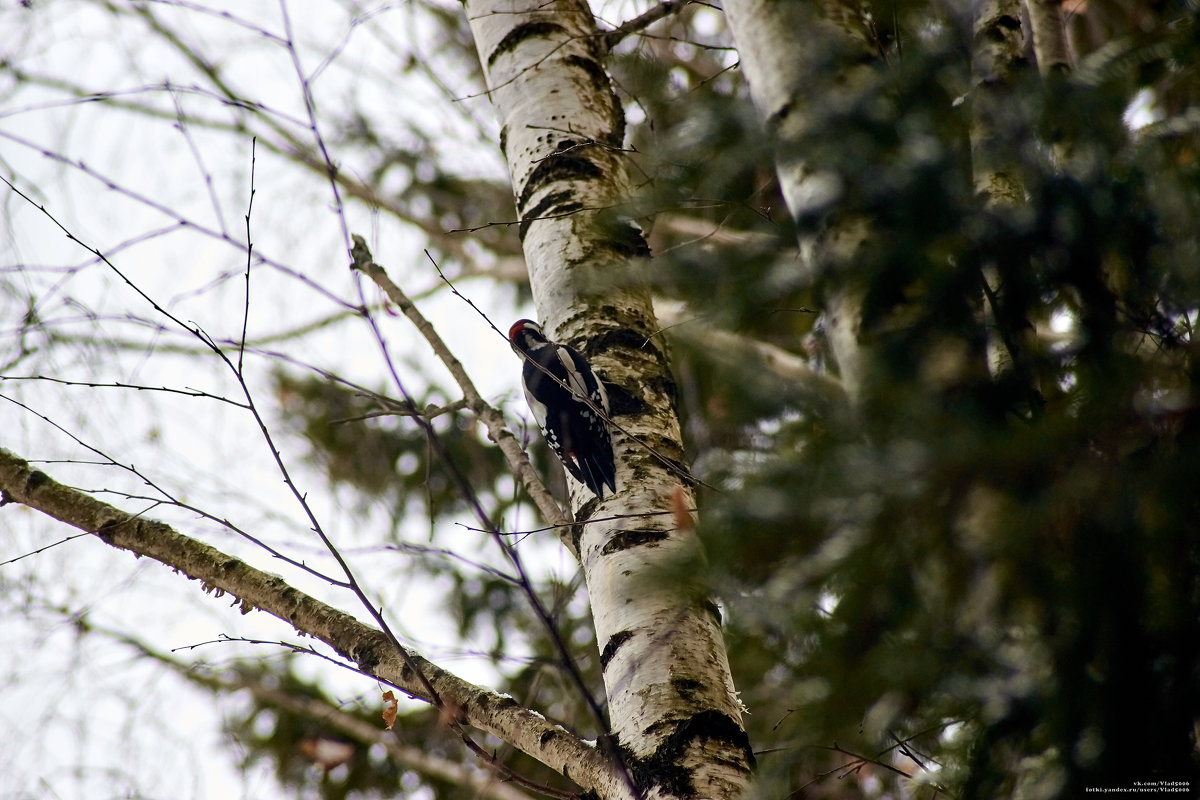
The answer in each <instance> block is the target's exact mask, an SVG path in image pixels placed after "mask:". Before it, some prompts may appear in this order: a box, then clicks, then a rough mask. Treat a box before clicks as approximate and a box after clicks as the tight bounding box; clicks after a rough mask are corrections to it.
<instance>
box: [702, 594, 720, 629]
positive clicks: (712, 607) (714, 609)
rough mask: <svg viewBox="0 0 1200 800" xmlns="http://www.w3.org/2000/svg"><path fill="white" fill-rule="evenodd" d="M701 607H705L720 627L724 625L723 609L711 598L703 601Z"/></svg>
mask: <svg viewBox="0 0 1200 800" xmlns="http://www.w3.org/2000/svg"><path fill="white" fill-rule="evenodd" d="M701 605H702V606H703V607H704V610H705V611H707V612H708V613H709V614H712V618H713V619H714V620H716V622H717V625H718V626H720V625H722V624H723V620H722V619H721V607H720V606H719V605H717V601H716V600H713V599H712V598H711V597H706V598H704V600H703V601H701Z"/></svg>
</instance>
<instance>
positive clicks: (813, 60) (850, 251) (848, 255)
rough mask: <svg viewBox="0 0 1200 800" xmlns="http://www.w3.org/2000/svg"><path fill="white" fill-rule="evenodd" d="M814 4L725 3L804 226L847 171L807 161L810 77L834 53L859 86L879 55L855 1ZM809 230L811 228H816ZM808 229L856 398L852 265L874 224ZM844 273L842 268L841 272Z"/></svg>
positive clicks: (819, 213)
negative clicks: (804, 140) (847, 275)
mask: <svg viewBox="0 0 1200 800" xmlns="http://www.w3.org/2000/svg"><path fill="white" fill-rule="evenodd" d="M815 5H817V4H807V3H780V2H773V1H772V0H726V2H725V3H724V4H723V6H724V9H725V17H726V19H727V20H728V21H729V28H730V31H731V32H732V33H733V39H734V43H735V44H736V46H737V50H738V56H739V58H740V66H741V70H742V73H743V74H744V75H745V76H746V80H747V81H748V82H749V84H750V96H751V98H752V99H753V100H754V105H755V107H756V108H757V109H758V113H759V116H760V117H761V118H762V120H763V124H764V125H765V126H766V128H767V132H768V134H769V135H770V136H771V137H772V139H773V140H774V141H775V143H776V162H775V163H776V171H777V174H778V176H779V185H780V189H781V190H782V192H783V196H784V199H785V200H786V201H787V205H788V210H789V211H790V212H791V214H792V217H793V218H795V219H796V221H797V222H798V223H801V224H802V227H803V223H804V222H805V221H810V222H811V221H812V220H814V219H819V218H822V217H823V216H824V215H825V214H826V213H827V212H828V211H829V210H830V209H831V208H832V207H833V205H834V204H835V203H836V202H837V200H838V198H839V196H840V193H841V190H842V184H841V177H840V176H839V175H838V174H837V173H836V172H831V171H827V170H823V169H821V168H820V166H819V165H813V164H810V163H808V161H806V159H805V158H804V154H803V153H802V152H801V147H800V146H799V142H800V140H801V138H802V137H804V136H805V135H807V134H808V133H809V132H810V127H811V125H812V121H811V120H810V118H809V114H808V113H807V101H806V97H807V96H808V94H809V93H810V92H812V91H813V89H814V87H813V85H812V76H813V75H814V73H815V72H816V70H817V69H818V68H820V66H821V65H822V62H825V61H827V60H829V59H845V58H846V56H850V58H849V59H847V60H846V62H845V63H846V66H845V67H844V68H843V69H842V70H841V74H842V77H843V79H844V80H843V81H842V84H841V85H842V88H843V89H844V90H845V91H850V92H854V91H859V90H860V89H861V87H862V86H863V85H864V84H865V83H866V82H867V81H869V80H871V78H870V73H871V67H869V66H868V65H867V64H868V63H869V60H870V59H871V58H872V57H873V55H874V53H873V52H872V49H871V45H870V41H869V39H868V37H867V35H866V30H865V28H864V26H863V16H862V14H861V13H860V10H859V9H858V7H857V4H856V3H853V2H825V3H822V4H820V6H821V7H820V9H819V13H818V11H817V9H815V8H814V6H815ZM809 227H810V228H811V225H810V226H809ZM820 231H821V232H820V233H819V234H802V236H801V241H800V249H801V254H802V257H803V259H804V260H805V262H806V266H807V267H808V268H809V269H810V270H811V271H812V272H813V278H814V280H817V279H821V280H824V279H825V278H829V279H830V280H829V283H828V287H827V289H826V291H825V292H824V295H823V298H822V302H823V306H824V313H825V324H826V334H827V336H828V340H829V345H830V349H831V351H832V355H833V359H834V361H835V363H836V364H837V367H838V372H839V374H840V375H841V379H842V385H843V386H844V388H845V390H846V394H847V396H848V398H849V399H850V401H851V403H852V404H853V403H855V402H856V401H857V400H858V398H859V395H860V393H861V388H862V381H863V377H864V368H865V367H864V359H863V353H862V351H861V348H862V341H861V336H860V334H861V329H862V296H861V293H860V291H859V290H858V289H857V288H855V286H854V284H853V282H848V281H846V280H844V277H845V269H846V268H847V267H848V265H850V264H851V263H852V262H853V260H854V256H855V253H856V252H857V251H858V250H859V248H860V247H861V246H862V245H863V243H864V242H865V241H866V239H867V236H868V233H869V224H868V222H867V220H865V219H863V218H861V217H843V218H842V219H840V220H839V221H838V222H837V223H836V224H831V225H822V226H821V228H820ZM839 273H840V274H839Z"/></svg>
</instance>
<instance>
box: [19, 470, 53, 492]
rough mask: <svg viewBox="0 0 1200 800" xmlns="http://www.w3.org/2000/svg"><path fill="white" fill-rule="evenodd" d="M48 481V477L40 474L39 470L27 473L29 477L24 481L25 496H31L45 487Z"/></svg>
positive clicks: (42, 473)
mask: <svg viewBox="0 0 1200 800" xmlns="http://www.w3.org/2000/svg"><path fill="white" fill-rule="evenodd" d="M49 480H50V476H49V475H47V474H46V473H44V472H42V471H41V470H40V469H35V470H34V471H33V472H31V473H29V477H28V478H26V479H25V494H33V493H34V492H36V491H37V490H38V488H39V487H41V486H43V485H45V484H46V483H47V482H48V481H49Z"/></svg>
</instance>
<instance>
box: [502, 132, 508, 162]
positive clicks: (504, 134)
mask: <svg viewBox="0 0 1200 800" xmlns="http://www.w3.org/2000/svg"><path fill="white" fill-rule="evenodd" d="M500 154H501V155H503V156H504V160H505V161H507V160H508V126H507V125H501V126H500Z"/></svg>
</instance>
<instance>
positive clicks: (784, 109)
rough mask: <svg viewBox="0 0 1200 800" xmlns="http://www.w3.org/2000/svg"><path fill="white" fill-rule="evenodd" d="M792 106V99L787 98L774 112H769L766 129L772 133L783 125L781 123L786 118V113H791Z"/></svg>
mask: <svg viewBox="0 0 1200 800" xmlns="http://www.w3.org/2000/svg"><path fill="white" fill-rule="evenodd" d="M792 108H793V104H792V101H791V100H789V101H787V102H786V103H784V104H783V105H781V106H780V107H779V108H778V109H777V110H776V111H775V113H774V114H771V115H770V116H769V117H767V123H766V128H767V130H768V131H771V132H772V133H774V132H775V131H778V130H779V129H780V128H781V127H782V126H783V123H784V121H785V120H786V119H787V118H788V115H789V114H791V113H792Z"/></svg>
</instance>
